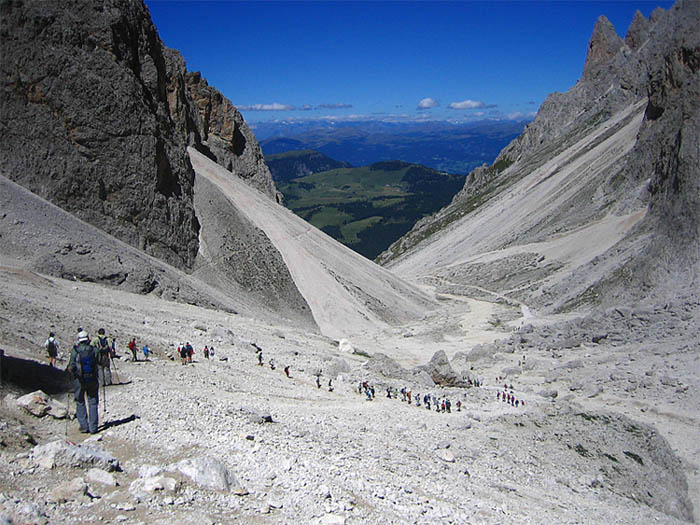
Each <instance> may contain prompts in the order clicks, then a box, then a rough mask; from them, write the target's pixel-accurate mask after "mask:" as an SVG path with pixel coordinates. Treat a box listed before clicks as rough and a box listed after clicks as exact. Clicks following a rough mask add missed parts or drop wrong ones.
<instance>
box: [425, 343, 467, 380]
mask: <svg viewBox="0 0 700 525" xmlns="http://www.w3.org/2000/svg"><path fill="white" fill-rule="evenodd" d="M417 368H418V369H419V370H424V371H425V372H427V374H428V375H429V376H430V378H431V379H432V380H433V381H434V382H435V384H436V385H442V386H464V381H462V379H461V378H460V377H459V376H458V375H457V372H455V371H454V370H453V368H452V366H451V365H450V360H449V359H448V358H447V354H446V353H445V351H444V350H438V351H437V352H435V354H433V357H432V359H431V360H430V361H429V362H428V364H426V365H421V366H419V367H417Z"/></svg>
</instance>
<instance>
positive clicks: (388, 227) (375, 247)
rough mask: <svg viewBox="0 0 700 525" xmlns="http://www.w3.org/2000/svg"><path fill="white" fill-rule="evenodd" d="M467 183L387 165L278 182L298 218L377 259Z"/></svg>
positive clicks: (418, 169)
mask: <svg viewBox="0 0 700 525" xmlns="http://www.w3.org/2000/svg"><path fill="white" fill-rule="evenodd" d="M464 179H465V175H452V174H448V173H444V172H440V171H437V170H434V169H431V168H426V167H424V166H420V165H418V164H409V163H406V162H401V161H386V162H378V163H375V164H372V165H371V166H364V167H359V168H338V169H332V170H328V171H323V172H320V173H313V174H310V175H306V176H303V177H298V178H292V179H289V180H286V181H278V182H277V187H278V189H279V190H280V191H281V192H282V194H283V195H284V197H285V201H286V205H287V207H288V208H290V209H291V210H292V211H294V213H296V214H297V215H299V216H300V217H302V218H304V219H305V220H307V221H309V222H310V223H311V224H313V225H314V226H316V227H317V228H319V229H321V230H323V231H324V232H326V233H327V234H329V235H330V236H332V237H334V238H335V239H337V240H338V241H340V242H342V243H343V244H345V245H346V246H348V247H350V248H352V249H353V250H355V251H356V252H358V253H360V254H362V255H364V256H365V257H367V258H369V259H374V258H375V257H376V256H377V255H379V254H380V253H381V252H382V251H384V250H385V249H386V248H388V247H389V245H390V244H391V243H392V242H394V241H395V240H397V239H398V238H399V237H401V236H402V235H403V234H404V233H406V232H407V231H408V230H410V229H411V227H412V226H413V225H414V224H415V223H416V221H418V220H419V219H421V218H422V217H424V216H426V215H430V214H432V213H434V212H436V211H437V210H439V209H440V208H442V207H443V206H445V205H446V204H448V203H449V202H450V201H451V200H452V197H453V196H454V194H455V193H457V192H458V191H459V190H460V189H461V188H462V186H463V185H464Z"/></svg>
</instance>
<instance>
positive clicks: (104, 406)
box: [98, 369, 107, 414]
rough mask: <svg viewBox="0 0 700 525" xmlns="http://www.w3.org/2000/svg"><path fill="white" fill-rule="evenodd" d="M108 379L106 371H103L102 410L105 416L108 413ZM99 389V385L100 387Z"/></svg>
mask: <svg viewBox="0 0 700 525" xmlns="http://www.w3.org/2000/svg"><path fill="white" fill-rule="evenodd" d="M106 385H107V378H106V377H105V373H104V369H103V370H102V408H103V409H104V412H105V414H106V413H107V386H106ZM98 388H99V385H98Z"/></svg>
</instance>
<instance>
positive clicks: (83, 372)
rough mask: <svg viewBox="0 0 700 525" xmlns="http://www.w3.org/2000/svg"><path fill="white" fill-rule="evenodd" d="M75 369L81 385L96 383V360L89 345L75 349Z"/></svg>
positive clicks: (93, 351) (93, 350)
mask: <svg viewBox="0 0 700 525" xmlns="http://www.w3.org/2000/svg"><path fill="white" fill-rule="evenodd" d="M76 350H77V352H78V354H77V355H76V359H75V360H76V368H77V371H78V378H79V379H80V381H81V382H82V383H92V382H94V381H97V360H96V359H95V349H94V348H93V347H92V346H90V345H79V346H78V348H77V349H76Z"/></svg>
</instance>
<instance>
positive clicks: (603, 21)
mask: <svg viewBox="0 0 700 525" xmlns="http://www.w3.org/2000/svg"><path fill="white" fill-rule="evenodd" d="M624 45H625V43H624V42H623V40H622V39H621V38H620V37H619V36H618V34H617V33H616V32H615V28H614V27H613V25H612V24H611V23H610V20H608V19H607V18H606V17H605V16H602V15H601V16H600V17H599V18H598V20H597V21H596V23H595V27H594V28H593V36H591V40H590V42H589V43H588V53H587V54H586V64H585V66H584V67H583V78H584V79H585V78H587V77H589V76H590V75H591V72H592V70H594V69H597V67H598V66H600V65H602V64H607V63H608V62H610V61H611V60H612V59H613V58H614V57H615V55H616V54H617V52H618V51H619V50H620V48H621V47H622V46H624Z"/></svg>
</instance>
